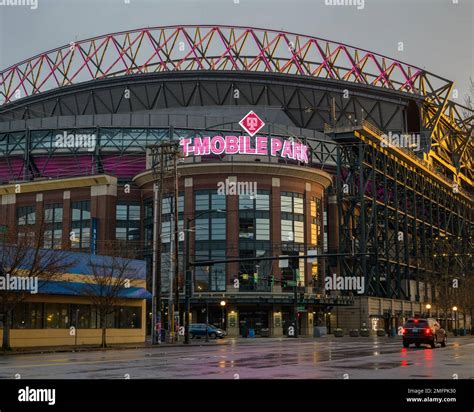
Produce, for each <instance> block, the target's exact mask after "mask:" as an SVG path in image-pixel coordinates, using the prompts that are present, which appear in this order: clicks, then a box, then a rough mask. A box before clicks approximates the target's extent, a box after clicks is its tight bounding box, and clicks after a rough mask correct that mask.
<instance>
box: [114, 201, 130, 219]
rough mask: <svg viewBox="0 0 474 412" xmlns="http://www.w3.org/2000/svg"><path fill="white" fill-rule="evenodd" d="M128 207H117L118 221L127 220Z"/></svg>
mask: <svg viewBox="0 0 474 412" xmlns="http://www.w3.org/2000/svg"><path fill="white" fill-rule="evenodd" d="M127 212H128V205H120V204H118V205H117V213H116V218H117V220H127Z"/></svg>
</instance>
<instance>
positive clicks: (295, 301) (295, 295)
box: [293, 268, 298, 338]
mask: <svg viewBox="0 0 474 412" xmlns="http://www.w3.org/2000/svg"><path fill="white" fill-rule="evenodd" d="M293 281H294V282H295V283H294V286H293V316H294V319H295V334H294V335H293V336H294V337H295V338H297V337H298V281H297V279H296V269H295V268H293Z"/></svg>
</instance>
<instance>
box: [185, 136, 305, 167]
mask: <svg viewBox="0 0 474 412" xmlns="http://www.w3.org/2000/svg"><path fill="white" fill-rule="evenodd" d="M179 144H180V146H181V148H182V151H183V155H184V156H185V157H187V156H190V155H194V156H204V155H210V154H214V155H221V154H226V155H233V154H251V155H259V156H268V155H270V156H279V157H282V158H286V159H292V160H297V161H299V162H303V163H308V146H306V145H304V144H303V143H299V142H295V141H292V140H281V139H278V138H276V137H272V138H270V139H269V138H268V137H264V136H257V137H255V138H251V137H250V136H213V137H209V136H205V137H194V138H191V139H186V138H185V139H181V141H180V142H179ZM269 149H270V152H269Z"/></svg>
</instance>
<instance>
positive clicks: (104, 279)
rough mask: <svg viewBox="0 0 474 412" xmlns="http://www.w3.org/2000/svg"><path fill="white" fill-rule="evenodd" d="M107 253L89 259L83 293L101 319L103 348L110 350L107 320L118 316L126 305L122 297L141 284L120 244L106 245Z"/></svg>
mask: <svg viewBox="0 0 474 412" xmlns="http://www.w3.org/2000/svg"><path fill="white" fill-rule="evenodd" d="M104 253H105V254H106V255H107V256H97V255H92V256H91V257H90V260H89V268H90V270H91V274H90V275H89V276H88V277H87V279H86V281H85V283H84V286H83V293H84V294H85V295H86V296H88V297H89V299H90V300H91V304H92V306H93V307H94V309H95V310H96V312H97V314H98V316H99V324H100V328H101V329H102V342H101V347H102V348H105V347H106V346H107V317H108V316H109V315H111V314H113V313H115V311H116V310H117V307H118V306H120V305H121V304H123V303H124V298H123V293H124V292H125V291H126V290H127V289H129V288H130V287H133V286H134V285H135V284H136V283H137V281H138V280H139V278H138V276H137V274H136V272H135V269H134V268H133V266H132V260H131V259H129V255H128V253H127V251H126V250H123V249H122V247H121V246H120V244H117V243H114V242H109V243H107V244H106V245H105V247H104Z"/></svg>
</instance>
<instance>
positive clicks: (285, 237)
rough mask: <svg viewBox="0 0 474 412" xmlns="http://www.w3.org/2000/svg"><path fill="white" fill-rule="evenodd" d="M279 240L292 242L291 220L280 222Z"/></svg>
mask: <svg viewBox="0 0 474 412" xmlns="http://www.w3.org/2000/svg"><path fill="white" fill-rule="evenodd" d="M281 240H282V241H284V242H291V241H293V240H294V233H293V222H292V221H291V220H282V221H281Z"/></svg>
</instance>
